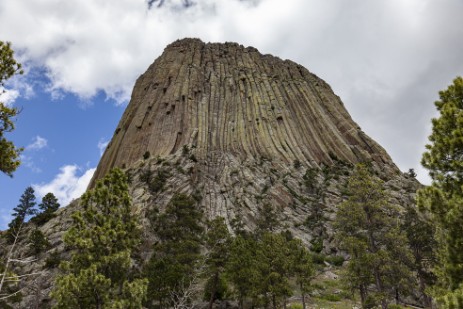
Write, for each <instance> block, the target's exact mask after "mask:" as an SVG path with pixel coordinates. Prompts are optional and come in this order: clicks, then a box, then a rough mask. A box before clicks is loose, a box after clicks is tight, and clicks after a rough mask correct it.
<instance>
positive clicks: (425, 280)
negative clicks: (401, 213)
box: [402, 205, 437, 307]
mask: <svg viewBox="0 0 463 309" xmlns="http://www.w3.org/2000/svg"><path fill="white" fill-rule="evenodd" d="M406 210H407V211H406V213H405V219H404V222H403V224H402V230H403V231H405V233H406V235H407V239H408V243H409V245H410V249H411V252H412V254H413V258H414V259H413V265H412V269H413V271H415V272H416V274H417V277H418V286H419V290H420V293H421V297H422V299H423V301H424V305H425V306H427V307H431V306H432V299H431V297H430V296H429V295H428V292H427V289H428V288H429V287H431V286H432V285H434V284H435V281H436V278H435V277H436V276H435V274H434V273H433V272H432V269H433V267H435V265H436V263H437V256H436V248H437V242H436V239H435V237H434V235H435V231H436V228H435V226H434V224H433V222H432V221H431V220H430V219H429V216H428V214H427V213H420V212H418V210H417V209H416V208H415V206H414V205H413V206H408V207H407V209H406Z"/></svg>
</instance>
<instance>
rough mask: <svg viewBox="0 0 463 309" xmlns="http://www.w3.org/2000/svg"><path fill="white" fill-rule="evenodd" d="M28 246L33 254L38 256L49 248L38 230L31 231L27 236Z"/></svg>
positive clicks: (45, 239) (48, 243)
mask: <svg viewBox="0 0 463 309" xmlns="http://www.w3.org/2000/svg"><path fill="white" fill-rule="evenodd" d="M29 244H30V246H31V249H32V253H33V254H39V253H41V252H43V251H45V250H46V249H47V248H49V247H50V242H49V241H48V239H47V238H46V237H45V235H44V234H43V233H42V232H41V231H40V230H37V229H36V230H33V231H32V232H31V234H30V236H29Z"/></svg>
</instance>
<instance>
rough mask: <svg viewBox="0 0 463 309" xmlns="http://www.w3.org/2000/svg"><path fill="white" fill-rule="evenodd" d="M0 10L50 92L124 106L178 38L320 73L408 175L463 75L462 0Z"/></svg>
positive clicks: (207, 1) (1, 25) (50, 4)
mask: <svg viewBox="0 0 463 309" xmlns="http://www.w3.org/2000/svg"><path fill="white" fill-rule="evenodd" d="M164 2H165V3H166V5H164V6H163V7H161V8H157V7H156V6H153V8H152V9H151V10H148V8H147V1H144V0H138V1H133V0H118V1H110V0H102V1H89V0H83V1H82V0H68V1H61V2H59V3H57V2H56V1H54V0H42V1H40V2H33V1H32V2H31V1H27V0H4V1H1V2H0V29H2V39H5V40H10V41H12V43H13V47H14V48H19V49H20V50H21V57H22V58H23V59H25V60H27V61H28V63H30V64H35V65H36V66H39V67H43V68H45V69H46V72H47V75H48V77H49V78H50V85H49V90H50V91H52V92H53V93H54V94H55V95H59V94H60V93H63V92H72V93H75V94H77V95H78V96H80V97H81V98H84V99H88V98H91V97H92V96H94V95H95V94H96V93H98V91H104V92H105V93H106V95H107V96H108V97H109V98H113V99H115V100H117V101H118V102H120V103H124V102H126V101H127V100H128V99H129V97H130V92H131V89H132V87H133V83H134V81H135V79H136V78H137V76H139V75H140V74H141V73H142V72H144V70H146V68H147V67H148V65H149V64H151V63H152V62H153V60H154V59H155V58H156V57H157V56H159V55H160V53H161V52H162V50H163V48H164V47H165V46H166V45H167V44H168V43H170V42H172V41H174V40H176V39H178V38H183V37H199V38H201V39H202V40H204V41H236V42H239V43H242V44H244V45H251V46H254V47H257V48H258V49H259V50H261V51H262V52H263V53H272V54H275V55H277V56H280V57H281V58H288V59H292V60H294V61H296V62H298V63H301V64H302V65H304V66H305V67H307V68H308V69H309V70H310V71H312V72H314V73H316V74H317V75H319V76H321V77H322V78H324V79H325V80H327V82H328V83H329V84H330V85H332V87H333V89H334V91H335V92H336V93H337V94H338V95H340V96H341V98H342V99H343V101H344V102H345V103H346V106H347V108H348V110H349V112H350V113H351V114H352V116H353V118H354V119H355V120H356V121H357V122H358V123H359V124H360V125H361V127H362V128H363V129H364V131H365V132H367V133H368V134H369V135H371V136H372V137H373V138H375V139H376V140H378V141H379V142H380V144H382V145H383V146H384V147H385V148H386V149H387V150H388V151H389V152H390V153H391V155H392V157H393V159H394V160H395V161H396V162H397V163H398V164H399V166H401V167H402V169H403V170H408V168H411V167H414V168H416V167H417V166H418V165H419V158H420V156H421V152H423V151H424V143H425V140H426V136H427V135H428V134H429V132H430V118H431V117H432V116H433V115H434V114H435V109H434V106H433V104H432V102H433V101H434V100H435V99H436V95H437V92H438V90H440V89H443V88H445V86H446V85H448V84H449V83H450V82H451V80H452V79H453V78H454V77H455V76H456V75H461V74H462V72H463V62H462V61H461V55H462V54H463V40H461V38H462V37H463V19H462V18H461V12H462V11H463V2H462V1H461V0H441V1H429V0H427V1H426V0H407V1H404V0H383V1H361V0H352V1H348V2H347V1H344V0H333V1H322V0H288V1H281V0H261V1H251V0H249V1H239V0H226V1H225V0H201V1H194V2H195V3H196V5H193V6H192V7H190V8H189V9H181V3H182V2H183V1H182V0H172V1H168V0H166V1H164Z"/></svg>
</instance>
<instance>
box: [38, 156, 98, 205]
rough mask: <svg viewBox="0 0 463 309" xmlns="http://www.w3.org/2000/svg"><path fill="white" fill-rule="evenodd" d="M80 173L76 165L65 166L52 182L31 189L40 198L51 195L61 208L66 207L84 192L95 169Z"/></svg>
mask: <svg viewBox="0 0 463 309" xmlns="http://www.w3.org/2000/svg"><path fill="white" fill-rule="evenodd" d="M80 171H81V170H80V168H79V167H78V166H77V165H65V166H63V167H61V168H60V172H59V173H58V174H57V175H56V176H55V178H54V179H53V180H52V181H50V182H49V183H44V184H34V185H33V188H34V190H35V191H36V192H37V194H38V195H39V196H41V197H43V196H44V195H45V194H47V193H49V192H51V193H53V194H54V195H55V196H56V197H57V198H58V200H59V202H60V204H61V206H66V205H68V204H69V203H70V202H71V201H72V200H74V199H76V198H79V197H80V196H81V195H82V194H83V193H84V192H85V190H86V189H87V186H88V184H89V182H90V180H91V179H92V177H93V173H94V172H95V168H90V169H88V170H86V171H85V172H83V173H80Z"/></svg>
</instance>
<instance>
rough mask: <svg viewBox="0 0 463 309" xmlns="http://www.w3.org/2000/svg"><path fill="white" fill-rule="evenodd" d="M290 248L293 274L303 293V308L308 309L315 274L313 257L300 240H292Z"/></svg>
mask: <svg viewBox="0 0 463 309" xmlns="http://www.w3.org/2000/svg"><path fill="white" fill-rule="evenodd" d="M289 248H290V254H291V259H290V262H289V263H290V267H291V273H292V274H293V275H294V277H295V278H296V283H297V284H298V286H299V290H300V291H301V298H302V307H303V309H306V295H307V293H308V292H309V291H310V283H311V281H312V279H313V276H314V273H315V270H314V267H313V262H312V256H311V255H310V253H309V251H308V250H307V248H306V247H305V246H304V244H303V243H302V241H301V240H300V239H293V240H291V242H290V243H289Z"/></svg>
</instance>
